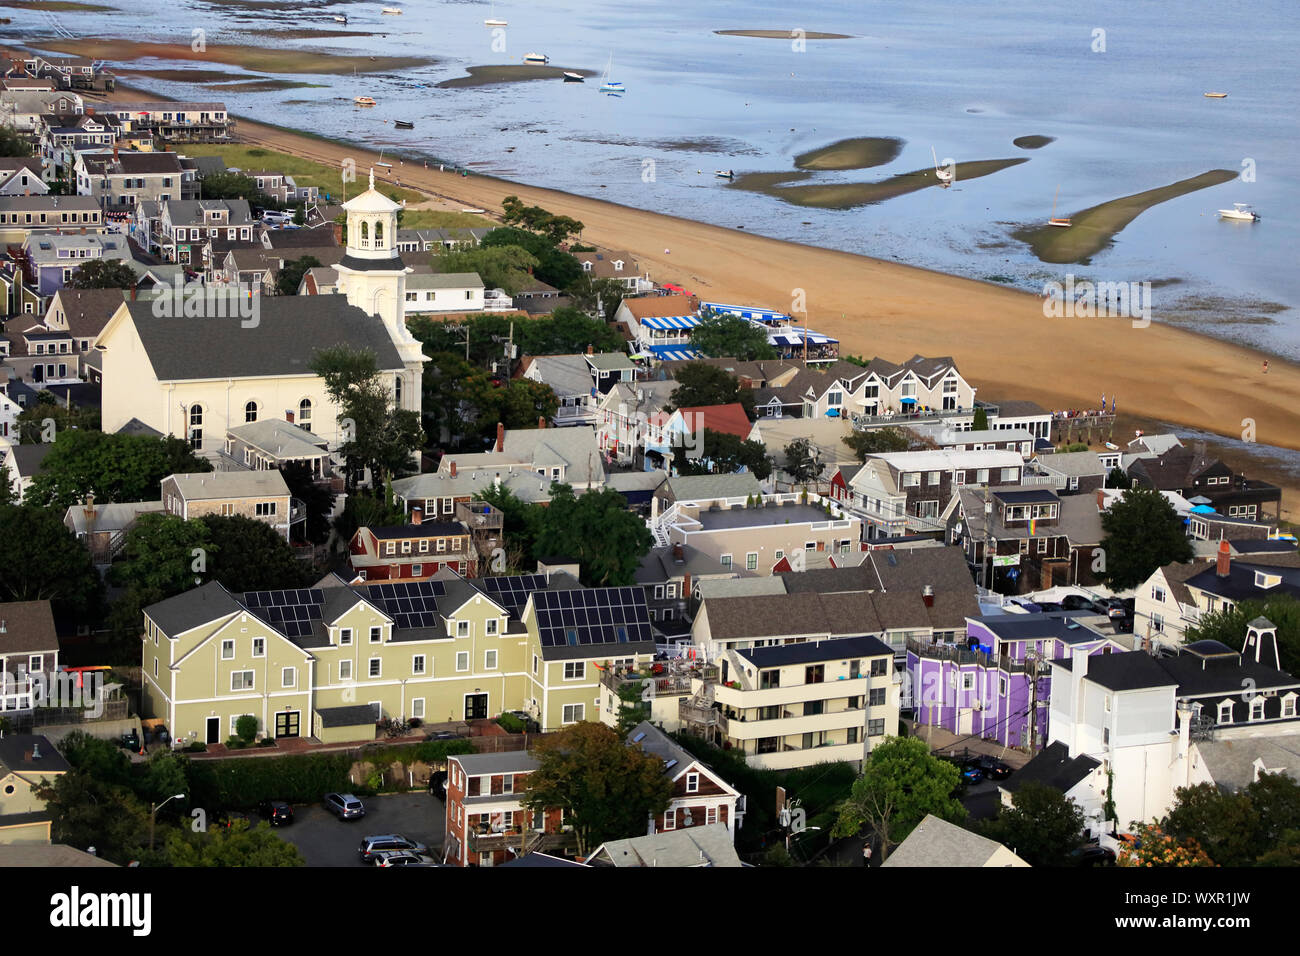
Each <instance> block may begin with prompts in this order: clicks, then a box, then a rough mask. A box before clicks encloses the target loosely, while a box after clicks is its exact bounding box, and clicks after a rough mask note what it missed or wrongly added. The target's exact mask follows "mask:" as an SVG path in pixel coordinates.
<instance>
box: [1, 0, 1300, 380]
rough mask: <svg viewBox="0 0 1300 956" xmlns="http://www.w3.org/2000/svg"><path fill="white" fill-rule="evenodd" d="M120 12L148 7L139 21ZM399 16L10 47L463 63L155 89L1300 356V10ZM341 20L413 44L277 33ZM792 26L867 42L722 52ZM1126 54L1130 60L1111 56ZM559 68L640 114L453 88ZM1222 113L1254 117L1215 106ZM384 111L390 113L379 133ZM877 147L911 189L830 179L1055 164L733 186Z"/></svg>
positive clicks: (465, 12) (219, 21) (579, 9)
mask: <svg viewBox="0 0 1300 956" xmlns="http://www.w3.org/2000/svg"><path fill="white" fill-rule="evenodd" d="M96 2H97V3H109V4H118V5H120V6H121V7H122V9H123V10H124V11H125V10H126V9H127V8H128V2H127V0H96ZM392 2H394V3H397V4H398V5H400V6H401V7H402V8H403V10H404V14H403V15H402V16H400V17H391V16H382V15H381V14H380V9H381V3H379V2H366V3H343V2H339V3H311V4H303V3H292V2H286V3H279V2H264V3H242V2H196V0H181V2H175V0H167V2H162V0H129V10H130V12H129V14H128V13H125V12H123V13H118V14H103V13H99V14H89V13H60V14H54V15H51V14H42V13H36V12H33V11H22V10H17V11H6V12H7V13H9V14H11V15H12V16H13V19H14V23H13V25H12V26H10V27H7V28H4V30H5V33H4V34H3V36H4V37H6V38H15V37H17V36H21V35H23V34H29V33H37V32H40V33H44V34H45V35H47V36H50V35H53V34H54V33H55V32H56V24H57V29H58V30H59V31H63V32H65V33H70V34H74V35H78V36H109V37H112V36H121V37H128V38H132V39H154V40H171V41H182V42H185V43H187V44H188V43H189V41H190V37H191V31H192V30H194V29H196V28H198V29H203V30H205V31H206V34H207V41H208V43H210V44H217V43H227V44H228V43H235V44H252V45H268V46H269V45H276V46H284V47H293V48H308V47H311V48H319V49H326V50H331V51H336V52H340V53H344V52H345V53H359V54H369V55H378V54H383V55H412V56H432V57H439V58H441V62H440V63H439V64H438V65H436V66H432V67H422V68H418V69H413V70H410V71H404V72H400V73H395V74H390V75H386V76H380V77H373V76H372V77H366V76H362V77H353V76H341V77H330V76H320V77H318V76H295V77H293V79H299V80H305V81H308V82H312V83H321V84H327V85H328V87H329V88H328V89H291V90H286V91H280V92H270V93H236V92H220V88H219V87H211V88H205V87H200V86H193V85H186V84H179V83H174V82H163V81H158V80H150V81H148V82H147V83H146V82H144V81H139V82H140V83H141V85H147V86H150V87H151V88H153V89H156V90H157V91H158V92H160V93H164V94H167V95H172V96H182V97H194V98H200V97H201V98H205V99H212V98H220V99H223V100H225V102H226V103H227V104H228V106H229V108H230V109H231V110H232V111H233V112H236V113H239V114H242V115H248V116H251V117H254V118H257V119H260V120H264V121H266V122H272V123H282V124H285V125H290V126H294V127H298V128H302V129H309V130H316V131H319V132H321V133H323V134H326V135H330V136H336V137H343V138H353V139H357V140H361V141H365V142H367V143H370V144H374V145H385V144H393V145H394V146H398V145H400V147H402V148H403V149H406V150H410V151H422V152H426V153H428V154H431V155H436V156H440V157H443V158H445V159H447V160H450V161H454V162H458V163H464V164H469V165H471V166H472V167H473V168H475V169H478V170H480V171H482V172H486V173H492V174H495V175H500V176H504V177H507V178H512V179H516V180H519V181H522V182H527V183H534V184H539V185H547V186H553V187H556V188H560V189H564V190H568V191H571V192H575V193H579V194H583V195H589V196H593V197H598V198H601V199H608V200H612V201H615V202H620V203H625V204H628V205H632V206H638V207H642V208H646V209H654V210H662V211H665V212H671V213H675V214H679V215H686V216H691V217H694V218H700V219H704V220H707V221H710V222H714V223H718V224H720V225H724V226H737V225H743V226H744V227H745V228H746V229H747V230H748V231H751V232H758V233H762V234H765V235H770V236H774V237H778V238H782V239H794V240H798V241H801V242H806V243H810V244H813V245H821V246H828V247H835V248H842V249H847V250H851V251H856V252H862V253H866V254H869V255H873V256H878V257H881V258H887V259H897V260H899V261H903V262H908V263H912V264H915V265H921V266H927V267H930V268H934V269H939V270H943V271H947V272H953V273H957V274H961V275H966V276H971V277H975V278H996V279H997V280H998V281H1009V282H1011V283H1013V284H1015V285H1017V286H1020V287H1023V288H1039V289H1041V287H1042V284H1043V283H1044V282H1045V281H1046V280H1048V279H1058V280H1060V279H1063V277H1064V276H1065V274H1066V273H1067V272H1072V273H1074V274H1075V275H1076V276H1078V277H1089V278H1093V279H1102V280H1110V281H1144V280H1150V281H1154V282H1156V291H1155V300H1154V305H1155V315H1156V317H1157V319H1166V320H1170V321H1176V322H1179V323H1180V324H1186V325H1188V326H1190V327H1193V328H1196V329H1199V330H1201V331H1205V332H1208V333H1210V334H1212V335H1217V336H1222V337H1227V338H1234V339H1237V340H1240V341H1246V342H1250V343H1253V344H1256V345H1259V346H1262V347H1265V348H1268V349H1270V350H1272V351H1273V352H1275V353H1276V354H1279V355H1285V356H1289V357H1292V358H1300V314H1298V313H1297V311H1296V307H1297V306H1300V271H1298V270H1297V269H1296V268H1295V250H1296V249H1297V248H1300V209H1297V205H1298V203H1297V190H1296V188H1295V184H1294V181H1293V180H1292V179H1291V178H1290V176H1289V173H1290V171H1291V169H1292V165H1293V161H1294V157H1295V156H1296V155H1298V154H1300V149H1298V148H1297V147H1300V142H1298V140H1300V126H1298V124H1297V123H1296V120H1295V114H1294V105H1295V102H1296V93H1297V90H1296V83H1295V77H1296V71H1295V70H1294V68H1293V65H1292V64H1293V60H1294V51H1295V49H1296V46H1297V42H1296V41H1297V39H1298V38H1300V37H1298V36H1297V35H1298V34H1300V27H1297V22H1296V18H1295V17H1294V16H1293V6H1292V5H1291V3H1289V2H1287V0H1263V2H1251V3H1246V2H1242V0H1222V2H1218V3H1214V4H1208V3H1176V2H1173V0H1165V2H1146V3H1140V4H1134V3H1131V2H1129V0H1101V2H1089V3H1085V4H1078V3H1059V2H1048V3H1044V2H1042V0H999V2H976V0H971V2H965V3H960V4H952V3H947V4H933V3H926V4H918V3H915V2H912V0H865V2H864V0H826V2H820V3H817V4H815V5H808V8H807V9H799V8H795V7H793V6H792V5H791V4H789V3H788V2H780V3H778V2H776V0H744V2H741V0H710V2H708V3H707V4H701V3H698V2H696V0H654V2H651V0H624V2H621V3H618V4H604V3H602V4H594V3H584V2H578V0H531V2H527V3H524V2H497V3H496V4H495V6H494V7H490V6H489V4H488V3H486V2H455V0H392ZM792 9H798V13H797V15H795V16H793V17H792V15H791V13H790V11H791V10H792ZM338 13H344V14H347V15H348V17H349V18H350V24H349V27H348V28H347V29H349V30H352V31H356V32H371V31H380V32H386V33H387V34H388V35H387V36H385V37H380V36H366V37H361V36H356V37H347V38H330V39H319V38H316V39H302V40H285V39H283V38H282V37H274V36H271V35H268V34H267V33H266V32H265V31H267V30H268V29H290V28H301V29H307V28H318V29H334V28H336V27H338V25H337V24H335V23H333V22H332V20H331V16H332V15H334V14H338ZM493 14H495V16H497V17H501V18H503V19H507V20H508V21H509V26H508V27H507V28H505V31H504V34H503V36H502V37H497V38H495V39H496V40H497V46H498V48H497V49H494V47H493V41H494V36H493V33H492V31H491V30H489V29H488V28H486V27H485V26H484V25H483V20H484V19H485V18H486V17H488V16H491V15H493ZM792 28H800V29H803V30H806V31H826V32H837V33H847V34H853V38H852V39H847V40H821V41H818V40H809V41H807V43H806V50H804V51H797V50H795V49H793V48H792V47H793V44H792V42H791V41H790V40H788V39H775V40H771V39H754V38H744V37H723V36H717V35H715V34H714V33H713V31H714V30H719V29H783V30H789V29H792ZM1099 30H1100V31H1104V35H1103V34H1098V33H1097V32H1096V31H1099ZM501 39H504V45H505V48H504V50H502V49H499V46H500V40H501ZM1099 41H1101V42H1104V46H1105V49H1104V52H1101V51H1098V50H1094V47H1097V46H1100V42H1099ZM534 51H536V52H540V53H545V54H548V55H549V56H550V57H551V63H552V65H554V66H561V67H566V68H587V69H594V70H598V71H603V70H604V68H605V66H606V63H607V61H608V60H609V58H610V57H611V55H612V57H613V66H614V69H613V78H614V79H616V80H621V81H622V82H623V83H625V84H626V87H627V94H626V95H625V96H623V97H621V98H610V97H605V96H602V95H600V94H599V93H598V92H597V90H596V86H597V84H598V80H589V81H588V82H587V83H586V84H583V85H577V84H564V83H561V82H560V81H558V80H547V81H539V82H532V83H520V84H505V85H498V86H488V87H479V88H463V89H435V88H433V84H435V83H437V82H440V81H442V80H444V79H449V78H452V77H456V76H459V75H462V73H463V68H464V67H465V66H469V65H482V64H498V63H510V62H514V63H518V62H520V61H521V59H522V57H523V55H524V54H525V53H529V52H534ZM148 65H149V66H156V67H165V66H169V65H175V66H183V65H184V64H179V63H177V64H169V63H165V62H156V63H150V64H148ZM199 65H200V66H202V65H203V64H199ZM210 68H212V69H221V70H226V71H231V72H238V70H237V68H234V67H228V66H223V65H221V64H216V63H214V64H212V65H211V67H210ZM1206 90H1226V91H1228V92H1229V93H1230V95H1229V97H1228V98H1227V99H1224V100H1209V99H1206V98H1204V97H1203V96H1202V95H1201V94H1202V93H1203V92H1204V91H1206ZM360 94H365V95H370V96H373V97H375V98H376V99H377V100H378V101H379V106H378V107H376V108H375V109H372V110H366V111H358V110H355V109H353V108H352V106H351V102H350V101H351V98H352V97H353V96H355V95H360ZM394 118H401V119H410V120H413V121H414V122H415V124H416V128H415V130H413V131H410V132H406V133H399V132H398V131H395V130H394V129H393V127H392V126H391V121H392V120H393V119H394ZM385 119H387V120H389V121H390V122H389V124H387V125H386V124H385V123H383V120H385ZM1029 134H1044V135H1048V136H1054V137H1056V142H1054V143H1052V144H1050V145H1048V146H1047V147H1045V148H1043V149H1040V150H1036V151H1023V150H1019V149H1017V148H1015V147H1014V146H1013V145H1012V143H1011V141H1012V139H1014V138H1015V137H1018V136H1024V135H1029ZM864 135H871V136H897V137H901V138H902V139H904V140H906V143H907V144H906V146H905V147H904V149H903V151H902V154H901V155H900V156H899V157H898V158H897V160H895V161H894V162H893V163H891V164H889V165H888V166H884V167H878V168H876V169H871V170H863V171H858V172H840V173H825V174H820V176H819V181H820V180H824V181H828V182H839V181H857V180H862V179H866V180H876V179H881V178H885V177H887V176H889V175H892V174H893V173H896V172H906V171H910V170H913V169H918V168H922V167H925V166H927V165H929V164H930V150H931V147H933V148H934V149H935V150H936V151H937V153H938V156H939V157H940V158H941V159H942V158H944V157H953V158H955V159H956V160H958V161H963V160H974V159H997V158H1004V157H1014V156H1029V157H1030V162H1028V163H1025V164H1023V165H1021V166H1018V167H1015V168H1013V169H1009V170H1005V171H1003V172H1000V173H997V174H994V175H992V176H989V177H986V178H983V179H979V180H973V181H971V182H969V183H962V182H958V183H957V184H956V186H954V187H953V188H952V189H949V190H947V191H942V190H938V189H927V190H923V191H921V192H919V193H913V194H911V195H908V196H904V197H901V198H898V199H894V200H890V201H888V202H885V203H881V204H879V205H873V206H866V207H861V208H858V209H854V210H847V211H830V210H817V209H809V208H801V207H796V206H792V205H789V204H786V203H784V202H782V201H780V200H779V199H775V198H771V197H768V196H764V195H759V194H750V193H745V192H741V191H739V190H735V189H727V188H726V187H725V186H724V185H723V184H722V183H721V182H719V181H716V180H715V179H714V178H713V175H712V173H713V170H714V169H716V168H720V167H721V168H731V169H734V170H736V172H737V173H740V172H748V171H778V170H786V169H789V168H790V163H791V159H792V157H793V156H794V155H796V154H797V153H800V152H803V151H805V150H808V149H812V148H814V147H817V146H820V145H825V144H827V143H830V142H833V141H835V140H838V139H842V138H846V137H851V136H864ZM683 146H685V148H683ZM510 147H514V150H513V152H507V149H509V148H510ZM646 160H653V161H654V179H653V181H652V182H646V181H645V178H644V177H643V175H642V172H643V169H645V161H646ZM1248 161H1249V164H1250V165H1252V166H1253V168H1254V170H1255V180H1254V181H1253V182H1244V181H1242V180H1241V179H1238V180H1235V181H1233V182H1230V183H1228V184H1225V185H1222V186H1216V187H1213V188H1210V189H1207V190H1204V191H1201V192H1198V193H1194V194H1192V195H1189V196H1184V197H1182V198H1180V199H1176V200H1173V201H1171V202H1168V203H1165V204H1163V205H1161V206H1159V207H1156V208H1154V209H1152V210H1149V211H1148V212H1146V213H1144V214H1143V215H1141V216H1140V217H1139V218H1138V219H1137V220H1136V221H1135V222H1133V223H1132V224H1131V225H1129V226H1128V227H1127V228H1126V229H1125V230H1124V231H1123V232H1121V233H1120V234H1119V235H1118V237H1117V239H1116V242H1115V243H1114V245H1113V246H1112V247H1111V248H1109V249H1107V250H1105V251H1103V252H1102V253H1100V254H1098V255H1097V256H1095V257H1094V259H1093V261H1092V263H1091V264H1090V265H1086V266H1054V265H1044V264H1042V263H1040V262H1038V261H1037V260H1036V259H1035V258H1034V257H1033V256H1032V255H1030V254H1029V252H1028V251H1027V250H1026V249H1025V247H1024V246H1023V245H1021V244H1020V243H1018V242H1017V241H1015V240H1014V239H1012V238H1011V237H1010V235H1009V233H1010V232H1011V230H1012V229H1013V228H1014V227H1015V226H1016V225H1019V224H1023V223H1032V224H1036V223H1040V222H1042V221H1043V220H1044V219H1045V218H1046V217H1047V216H1048V215H1049V214H1050V211H1051V206H1052V201H1053V195H1054V194H1055V192H1056V191H1057V189H1058V187H1059V189H1060V197H1061V198H1060V204H1059V209H1058V214H1067V215H1068V214H1069V213H1070V212H1072V211H1076V210H1080V209H1083V208H1086V207H1088V206H1091V205H1094V204H1096V203H1099V202H1104V201H1106V200H1109V199H1115V198H1118V197H1121V196H1125V195H1128V194H1130V193H1134V192H1138V191H1141V190H1144V189H1150V188H1153V187H1157V186H1162V185H1166V184H1168V183H1171V182H1174V181H1176V180H1179V179H1184V178H1186V177H1189V176H1193V175H1196V174H1198V173H1201V172H1204V171H1206V170H1209V169H1216V168H1227V169H1242V168H1243V163H1246V162H1248ZM602 186H604V187H605V188H601V187H602ZM1234 201H1235V202H1250V203H1253V204H1254V205H1255V207H1256V209H1257V210H1258V211H1259V212H1260V214H1261V215H1262V216H1263V221H1262V222H1260V223H1258V224H1255V225H1253V226H1242V225H1234V224H1229V223H1224V222H1220V221H1219V220H1218V219H1217V217H1216V215H1215V210H1217V209H1218V208H1220V207H1223V206H1227V205H1230V204H1231V203H1232V202H1234ZM805 223H806V224H805ZM765 304H770V303H765Z"/></svg>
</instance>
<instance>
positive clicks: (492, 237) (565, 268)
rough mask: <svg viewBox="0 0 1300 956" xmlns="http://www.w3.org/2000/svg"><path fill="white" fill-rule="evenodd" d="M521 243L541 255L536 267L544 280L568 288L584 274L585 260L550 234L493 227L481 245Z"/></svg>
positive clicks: (519, 245) (536, 271)
mask: <svg viewBox="0 0 1300 956" xmlns="http://www.w3.org/2000/svg"><path fill="white" fill-rule="evenodd" d="M482 246H488V247H496V246H517V247H518V248H520V249H524V250H525V251H527V252H528V253H529V254H530V255H532V256H533V257H534V258H536V259H537V267H536V268H535V269H534V270H533V275H535V276H536V277H537V278H538V279H540V280H541V281H542V282H545V283H547V284H548V285H553V286H555V288H557V289H564V288H566V287H568V286H569V285H571V284H572V283H574V282H577V281H578V279H580V278H582V275H583V272H582V263H581V262H579V261H578V260H577V259H575V258H574V257H573V256H571V255H569V254H568V253H567V252H564V251H563V250H561V249H557V248H556V247H555V243H554V242H552V241H551V239H550V238H549V237H548V236H544V235H538V234H537V233H534V232H529V231H527V230H525V229H516V228H511V227H505V228H498V229H493V230H492V231H491V232H489V233H488V234H487V235H486V236H484V237H483V241H482V242H481V243H480V247H482Z"/></svg>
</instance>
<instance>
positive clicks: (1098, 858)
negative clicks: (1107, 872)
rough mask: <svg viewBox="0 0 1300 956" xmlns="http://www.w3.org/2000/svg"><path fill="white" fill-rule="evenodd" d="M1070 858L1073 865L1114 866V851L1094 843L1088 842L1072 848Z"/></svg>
mask: <svg viewBox="0 0 1300 956" xmlns="http://www.w3.org/2000/svg"><path fill="white" fill-rule="evenodd" d="M1070 860H1071V862H1072V863H1073V864H1074V865H1075V866H1114V865H1115V851H1114V850H1108V849H1106V848H1105V847H1103V846H1098V845H1097V844H1096V843H1088V844H1085V845H1083V846H1081V847H1079V848H1078V849H1077V850H1072V851H1071V852H1070Z"/></svg>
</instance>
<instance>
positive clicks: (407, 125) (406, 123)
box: [393, 120, 415, 129]
mask: <svg viewBox="0 0 1300 956" xmlns="http://www.w3.org/2000/svg"><path fill="white" fill-rule="evenodd" d="M393 126H395V127H396V128H397V129H415V124H414V123H412V122H411V121H410V120H393Z"/></svg>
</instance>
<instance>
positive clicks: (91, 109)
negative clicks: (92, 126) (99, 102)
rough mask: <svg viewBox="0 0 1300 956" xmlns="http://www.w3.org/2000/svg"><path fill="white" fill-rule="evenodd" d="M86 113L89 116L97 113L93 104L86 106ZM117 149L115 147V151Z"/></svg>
mask: <svg viewBox="0 0 1300 956" xmlns="http://www.w3.org/2000/svg"><path fill="white" fill-rule="evenodd" d="M86 115H87V116H94V115H95V108H94V107H93V106H87V107H86ZM116 151H117V148H116V147H114V152H116Z"/></svg>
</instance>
